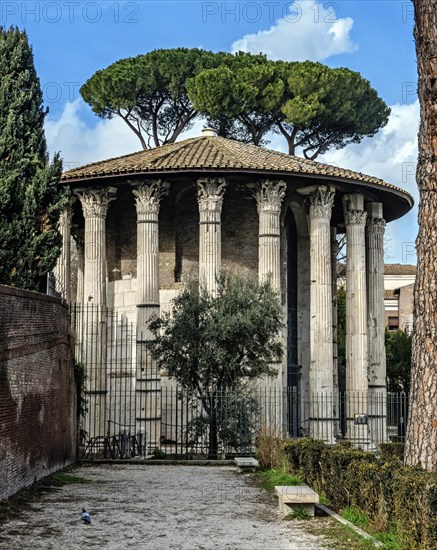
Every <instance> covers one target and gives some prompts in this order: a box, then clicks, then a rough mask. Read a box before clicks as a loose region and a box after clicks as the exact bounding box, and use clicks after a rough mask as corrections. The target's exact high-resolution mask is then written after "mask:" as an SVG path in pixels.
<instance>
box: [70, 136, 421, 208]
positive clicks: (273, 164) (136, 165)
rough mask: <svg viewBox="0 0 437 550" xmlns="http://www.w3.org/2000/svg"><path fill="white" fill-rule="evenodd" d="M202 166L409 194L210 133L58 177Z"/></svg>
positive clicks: (371, 179) (355, 174)
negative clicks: (333, 179)
mask: <svg viewBox="0 0 437 550" xmlns="http://www.w3.org/2000/svg"><path fill="white" fill-rule="evenodd" d="M201 169H220V170H222V169H228V170H238V171H240V170H241V171H244V170H250V171H254V170H258V171H261V172H262V171H277V172H282V173H287V172H288V173H290V174H316V175H322V176H323V175H326V176H331V177H337V178H344V179H347V180H353V181H356V182H363V183H372V184H377V185H381V186H383V187H386V188H389V189H393V190H397V191H401V192H402V193H403V194H404V195H406V196H409V195H408V193H407V192H406V191H404V190H403V189H400V188H399V187H396V186H394V185H391V184H389V183H386V182H384V181H383V180H381V179H379V178H375V177H373V176H367V175H365V174H362V173H361V172H353V171H352V170H346V169H343V168H339V167H338V166H331V165H329V164H323V163H321V162H316V161H312V160H308V159H304V158H300V157H295V156H292V155H287V154H285V153H280V152H278V151H271V150H269V149H265V148H264V147H257V146H255V145H248V144H245V143H241V142H239V141H235V140H231V139H226V138H221V137H212V136H200V137H195V138H190V139H186V140H183V141H179V142H176V143H171V144H167V145H163V146H162V147H157V148H155V149H148V150H146V151H140V152H138V153H133V154H130V155H125V156H122V157H117V158H112V159H108V160H104V161H101V162H95V163H93V164H88V165H86V166H81V167H79V168H74V169H72V170H69V171H67V172H65V173H64V174H63V175H62V178H61V180H62V181H63V182H68V181H69V180H75V181H78V180H86V179H91V178H97V177H100V176H116V175H119V174H132V175H134V174H135V173H147V172H166V171H172V172H173V171H176V170H201ZM410 198H411V197H410Z"/></svg>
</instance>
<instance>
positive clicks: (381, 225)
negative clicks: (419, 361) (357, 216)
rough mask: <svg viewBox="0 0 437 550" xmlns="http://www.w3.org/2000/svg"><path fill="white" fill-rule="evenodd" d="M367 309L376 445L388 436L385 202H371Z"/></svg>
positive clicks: (370, 407)
mask: <svg viewBox="0 0 437 550" xmlns="http://www.w3.org/2000/svg"><path fill="white" fill-rule="evenodd" d="M366 229H367V231H366V259H367V309H368V312H367V314H368V340H369V341H368V345H369V366H368V369H369V370H368V380H369V419H370V433H371V434H372V440H373V442H374V443H375V445H378V444H379V443H383V442H385V441H386V440H387V430H386V422H387V413H386V400H387V386H386V358H385V339H384V333H385V323H384V230H385V220H384V218H383V205H382V203H380V202H371V203H369V204H368V205H367V227H366Z"/></svg>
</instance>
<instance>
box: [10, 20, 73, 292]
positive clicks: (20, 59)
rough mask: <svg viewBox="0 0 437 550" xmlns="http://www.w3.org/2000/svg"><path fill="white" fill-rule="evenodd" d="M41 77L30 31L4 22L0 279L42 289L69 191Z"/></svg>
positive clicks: (54, 256)
mask: <svg viewBox="0 0 437 550" xmlns="http://www.w3.org/2000/svg"><path fill="white" fill-rule="evenodd" d="M46 114H47V111H46V110H45V109H44V107H43V98H42V92H41V87H40V82H39V79H38V76H37V74H36V71H35V67H34V62H33V53H32V49H31V47H30V45H29V42H28V38H27V35H26V33H25V32H22V31H20V30H19V29H17V28H14V27H11V28H10V29H4V28H2V27H0V283H1V284H7V285H12V286H18V287H21V288H26V289H29V290H39V289H40V288H41V280H42V279H43V278H44V276H45V274H46V273H47V272H48V271H50V270H52V269H53V267H54V265H55V263H56V259H57V257H58V255H59V250H60V245H61V236H60V234H59V232H58V230H57V227H56V225H57V221H58V219H59V215H60V212H61V210H62V208H63V207H64V206H65V204H66V201H67V200H68V198H67V191H66V190H63V189H61V188H60V186H59V185H58V181H59V178H60V176H61V173H62V162H61V160H60V158H59V155H55V157H54V159H53V162H50V160H49V156H48V152H47V145H46V140H45V135H44V118H45V116H46Z"/></svg>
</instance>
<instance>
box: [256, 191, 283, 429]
mask: <svg viewBox="0 0 437 550" xmlns="http://www.w3.org/2000/svg"><path fill="white" fill-rule="evenodd" d="M286 187H287V185H286V183H285V182H284V181H280V180H279V181H278V180H276V181H274V180H264V181H261V182H259V183H258V184H256V185H255V186H254V195H255V199H256V202H257V209H258V217H259V235H258V279H259V282H260V283H263V282H265V281H268V280H270V283H271V285H272V287H273V289H274V290H276V291H277V292H278V294H279V299H280V300H281V206H282V201H283V199H284V197H285V192H286ZM278 338H281V340H282V341H283V340H284V338H283V335H282V333H281V334H279V335H278ZM284 349H286V346H284ZM272 367H273V368H274V369H275V370H276V371H277V375H276V377H275V378H263V379H261V381H260V385H261V386H262V387H263V389H264V391H266V392H267V394H266V403H267V402H268V401H269V400H270V407H269V410H268V411H267V412H266V415H265V417H264V419H263V421H264V423H265V425H266V426H270V427H271V429H273V430H274V431H275V432H276V433H277V435H278V436H282V435H285V434H284V433H282V428H283V426H285V425H286V422H285V415H286V410H287V407H286V403H284V402H283V400H282V397H283V396H284V395H285V394H284V387H286V368H287V366H286V363H285V364H284V363H281V362H278V363H275V364H272ZM278 419H281V420H279V421H278Z"/></svg>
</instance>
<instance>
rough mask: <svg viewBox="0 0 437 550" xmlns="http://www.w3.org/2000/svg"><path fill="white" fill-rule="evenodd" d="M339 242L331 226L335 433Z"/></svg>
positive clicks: (337, 401) (336, 427)
mask: <svg viewBox="0 0 437 550" xmlns="http://www.w3.org/2000/svg"><path fill="white" fill-rule="evenodd" d="M338 251H339V243H338V241H337V228H336V227H331V274H332V275H331V278H332V346H333V350H332V353H333V369H334V417H335V419H336V421H335V433H336V434H337V433H339V432H340V424H339V414H338V413H339V405H340V401H339V396H340V388H339V381H338V304H337V256H338Z"/></svg>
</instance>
